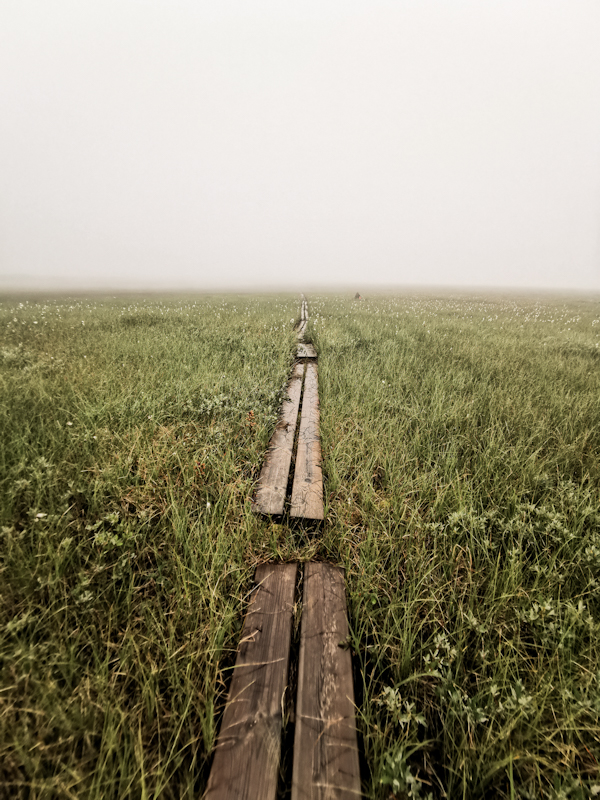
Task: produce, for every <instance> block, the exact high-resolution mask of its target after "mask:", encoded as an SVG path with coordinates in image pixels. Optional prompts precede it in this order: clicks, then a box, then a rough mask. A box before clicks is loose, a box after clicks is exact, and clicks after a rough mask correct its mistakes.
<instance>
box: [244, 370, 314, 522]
mask: <svg viewBox="0 0 600 800" xmlns="http://www.w3.org/2000/svg"><path fill="white" fill-rule="evenodd" d="M303 375H304V364H296V366H295V367H294V371H293V372H292V376H291V378H290V381H289V383H288V387H287V393H288V398H289V399H288V400H284V401H283V405H282V406H281V415H280V417H279V421H278V423H277V426H276V428H275V432H274V433H273V436H272V437H271V441H270V443H269V449H268V450H267V455H266V457H265V460H264V463H263V466H262V470H261V472H260V477H259V479H258V489H257V490H256V494H255V497H254V503H253V506H252V508H253V510H254V511H259V512H261V513H262V514H283V505H284V503H285V494H286V490H287V484H288V477H289V474H290V464H291V461H292V450H293V448H294V436H295V434H296V423H297V420H298V408H299V407H300V393H301V391H302V378H303Z"/></svg>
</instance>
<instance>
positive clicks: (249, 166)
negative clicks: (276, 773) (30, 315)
mask: <svg viewBox="0 0 600 800" xmlns="http://www.w3.org/2000/svg"><path fill="white" fill-rule="evenodd" d="M599 43H600V3H598V0H568V1H565V2H559V1H558V0H539V2H538V1H537V0H472V1H470V2H468V1H467V0H452V2H449V1H448V0H419V1H418V2H417V0H394V2H392V1H391V0H390V2H382V1H381V0H369V2H366V1H365V2H361V1H359V0H356V2H352V0H339V1H338V0H304V2H302V3H293V4H292V3H285V2H281V0H239V1H235V2H234V1H232V0H218V2H215V0H211V2H208V0H177V2H172V0H171V1H170V2H167V0H143V1H142V0H85V2H82V0H72V1H71V0H34V1H32V0H3V1H2V7H1V10H0V74H1V75H2V79H1V80H0V107H1V108H2V113H1V115H0V177H1V192H0V290H1V289H14V288H24V289H42V290H47V289H57V290H60V289H64V288H68V289H95V288H113V289H135V290H149V289H153V290H156V289H199V290H209V289H213V288H233V289H237V288H239V289H241V288H243V289H247V288H252V287H265V286H270V287H273V288H276V287H302V286H313V287H314V286H323V287H333V286H336V285H337V286H340V285H344V286H352V287H355V288H356V289H357V290H360V289H361V288H362V287H363V286H365V285H369V286H374V285H386V286H389V285H402V284H413V285H414V284H422V285H452V286H460V285H472V286H498V287H509V286H515V287H537V288H570V289H578V290H579V289H584V290H600V46H599Z"/></svg>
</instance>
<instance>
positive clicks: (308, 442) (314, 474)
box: [290, 362, 323, 520]
mask: <svg viewBox="0 0 600 800" xmlns="http://www.w3.org/2000/svg"><path fill="white" fill-rule="evenodd" d="M290 515H291V516H292V517H303V518H305V519H315V520H320V519H323V473H322V470H321V439H320V436H319V380H318V374H317V365H316V364H315V363H313V362H309V363H308V364H307V365H306V377H305V379H304V395H303V398H302V415H301V419H300V431H299V433H298V451H297V453H296V467H295V471H294V482H293V484H292V505H291V509H290Z"/></svg>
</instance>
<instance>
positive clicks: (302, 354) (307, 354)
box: [296, 342, 317, 358]
mask: <svg viewBox="0 0 600 800" xmlns="http://www.w3.org/2000/svg"><path fill="white" fill-rule="evenodd" d="M316 357H317V351H316V350H315V346H314V345H312V344H305V343H303V342H300V344H299V345H298V350H297V351H296V358H316Z"/></svg>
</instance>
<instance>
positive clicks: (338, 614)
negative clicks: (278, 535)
mask: <svg viewBox="0 0 600 800" xmlns="http://www.w3.org/2000/svg"><path fill="white" fill-rule="evenodd" d="M347 636H348V621H347V618H346V594H345V591H344V575H343V571H342V570H341V569H339V568H338V567H334V566H332V565H331V564H315V563H308V564H306V566H305V568H304V597H303V611H302V631H301V637H300V662H299V666H298V700H297V704H296V731H295V737H294V767H293V775H292V800H309V798H310V800H334V798H335V800H356V798H358V797H360V796H361V793H360V767H359V761H358V742H357V737H356V723H355V719H354V686H353V681H352V658H351V655H350V650H348V649H345V648H344V647H342V646H341V643H342V642H344V641H345V640H346V639H347Z"/></svg>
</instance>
